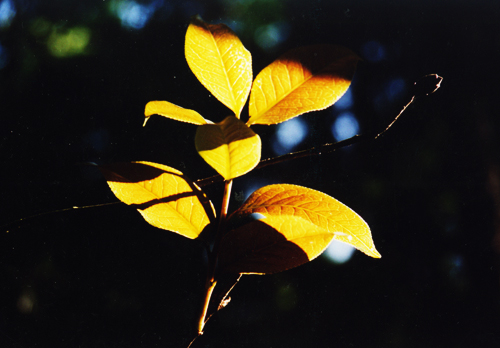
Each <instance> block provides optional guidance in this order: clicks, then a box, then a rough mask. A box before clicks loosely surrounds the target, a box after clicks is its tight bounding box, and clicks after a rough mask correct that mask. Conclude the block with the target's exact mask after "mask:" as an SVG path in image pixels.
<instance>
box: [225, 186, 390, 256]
mask: <svg viewBox="0 0 500 348" xmlns="http://www.w3.org/2000/svg"><path fill="white" fill-rule="evenodd" d="M252 213H260V214H262V215H264V216H266V217H271V216H296V217H301V218H302V219H304V220H307V221H309V222H311V223H312V224H314V225H315V226H318V227H321V228H323V229H325V230H326V231H328V232H329V233H331V234H333V237H334V238H335V239H336V240H338V241H341V242H344V243H347V244H350V245H352V246H353V247H355V248H356V249H358V250H360V251H362V252H364V253H365V254H367V255H368V256H371V257H376V258H379V257H381V256H380V254H379V252H378V251H377V250H376V249H375V245H374V244H373V240H372V236H371V232H370V228H369V227H368V224H367V223H366V222H365V221H364V220H363V219H362V218H361V217H360V216H359V215H358V214H356V213H355V212H354V211H353V210H351V209H350V208H349V207H347V206H346V205H344V204H342V203H340V202H339V201H337V200H336V199H335V198H333V197H330V196H328V195H326V194H324V193H322V192H319V191H315V190H312V189H309V188H306V187H302V186H296V185H287V184H278V185H269V186H265V187H262V188H260V189H258V190H257V191H255V192H254V193H252V194H251V195H250V197H248V199H247V200H246V202H245V203H244V204H243V205H242V206H241V207H240V208H239V209H238V210H237V211H236V212H235V213H234V214H238V215H240V216H241V215H249V214H252Z"/></svg>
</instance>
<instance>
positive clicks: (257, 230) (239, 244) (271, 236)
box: [218, 215, 333, 274]
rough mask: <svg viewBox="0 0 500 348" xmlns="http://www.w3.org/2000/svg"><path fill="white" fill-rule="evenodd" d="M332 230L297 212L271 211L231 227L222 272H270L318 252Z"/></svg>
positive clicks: (297, 263) (222, 254) (223, 247)
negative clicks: (248, 221) (259, 217)
mask: <svg viewBox="0 0 500 348" xmlns="http://www.w3.org/2000/svg"><path fill="white" fill-rule="evenodd" d="M332 239H333V234H331V233H328V232H327V231H326V230H325V229H323V228H321V227H319V226H317V225H315V224H313V223H311V222H310V221H308V220H305V219H303V218H301V217H299V216H294V215H281V216H280V215H270V216H266V217H265V218H264V219H262V220H257V221H253V222H250V223H248V224H246V225H243V226H241V227H239V228H237V229H236V230H233V231H230V232H229V233H228V234H227V235H225V236H224V238H223V239H222V241H221V245H220V252H219V258H218V262H219V267H220V274H232V273H244V274H269V273H276V272H281V271H285V270H287V269H290V268H293V267H297V266H300V265H302V264H304V263H306V262H308V261H311V260H312V259H314V258H316V257H317V256H319V255H320V254H321V253H322V252H323V251H324V250H325V249H326V247H327V246H328V244H330V242H331V241H332Z"/></svg>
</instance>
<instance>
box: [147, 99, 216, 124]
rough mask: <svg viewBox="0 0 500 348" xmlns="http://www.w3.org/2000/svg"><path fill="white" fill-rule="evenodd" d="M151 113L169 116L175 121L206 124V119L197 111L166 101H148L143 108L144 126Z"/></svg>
mask: <svg viewBox="0 0 500 348" xmlns="http://www.w3.org/2000/svg"><path fill="white" fill-rule="evenodd" d="M151 115H161V116H164V117H167V118H171V119H173V120H176V121H181V122H187V123H193V124H198V125H201V124H207V123H208V121H207V120H205V119H204V118H203V116H201V115H200V114H199V113H197V112H196V111H194V110H189V109H184V108H181V107H180V106H177V105H175V104H172V103H169V102H167V101H158V100H155V101H150V102H149V103H147V104H146V109H145V110H144V116H146V119H145V120H144V126H145V125H146V122H147V121H148V119H149V117H151Z"/></svg>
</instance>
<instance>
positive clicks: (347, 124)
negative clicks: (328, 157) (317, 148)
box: [332, 111, 359, 141]
mask: <svg viewBox="0 0 500 348" xmlns="http://www.w3.org/2000/svg"><path fill="white" fill-rule="evenodd" d="M358 133H359V123H358V121H357V120H356V116H354V114H353V113H352V112H349V111H346V112H343V113H341V114H340V115H339V116H338V117H337V119H336V120H335V122H334V123H333V125H332V134H333V137H334V138H335V139H336V140H337V141H341V140H344V139H349V138H351V137H353V136H355V135H356V134H358Z"/></svg>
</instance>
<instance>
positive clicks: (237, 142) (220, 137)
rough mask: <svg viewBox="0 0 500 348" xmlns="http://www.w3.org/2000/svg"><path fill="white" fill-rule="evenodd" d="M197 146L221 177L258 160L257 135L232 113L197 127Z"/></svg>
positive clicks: (244, 169) (240, 171) (252, 165)
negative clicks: (215, 121)
mask: <svg viewBox="0 0 500 348" xmlns="http://www.w3.org/2000/svg"><path fill="white" fill-rule="evenodd" d="M195 145H196V150H197V151H198V153H199V154H200V156H201V157H203V159H204V160H205V161H206V162H207V163H208V164H209V165H210V166H211V167H212V168H214V169H215V170H216V171H217V172H218V173H219V174H220V175H222V177H224V179H226V180H229V179H233V178H236V177H238V176H241V175H243V174H245V173H248V172H249V171H251V170H252V169H253V168H255V166H256V165H257V164H258V163H259V161H260V153H261V146H262V145H261V141H260V137H259V136H258V135H257V134H255V133H254V131H253V130H251V129H250V128H249V127H248V126H246V125H245V124H244V123H243V122H242V121H240V120H239V119H237V118H236V117H234V116H228V117H226V118H225V119H224V120H223V121H222V122H219V123H216V124H206V125H201V126H199V127H198V129H197V131H196V136H195Z"/></svg>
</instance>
